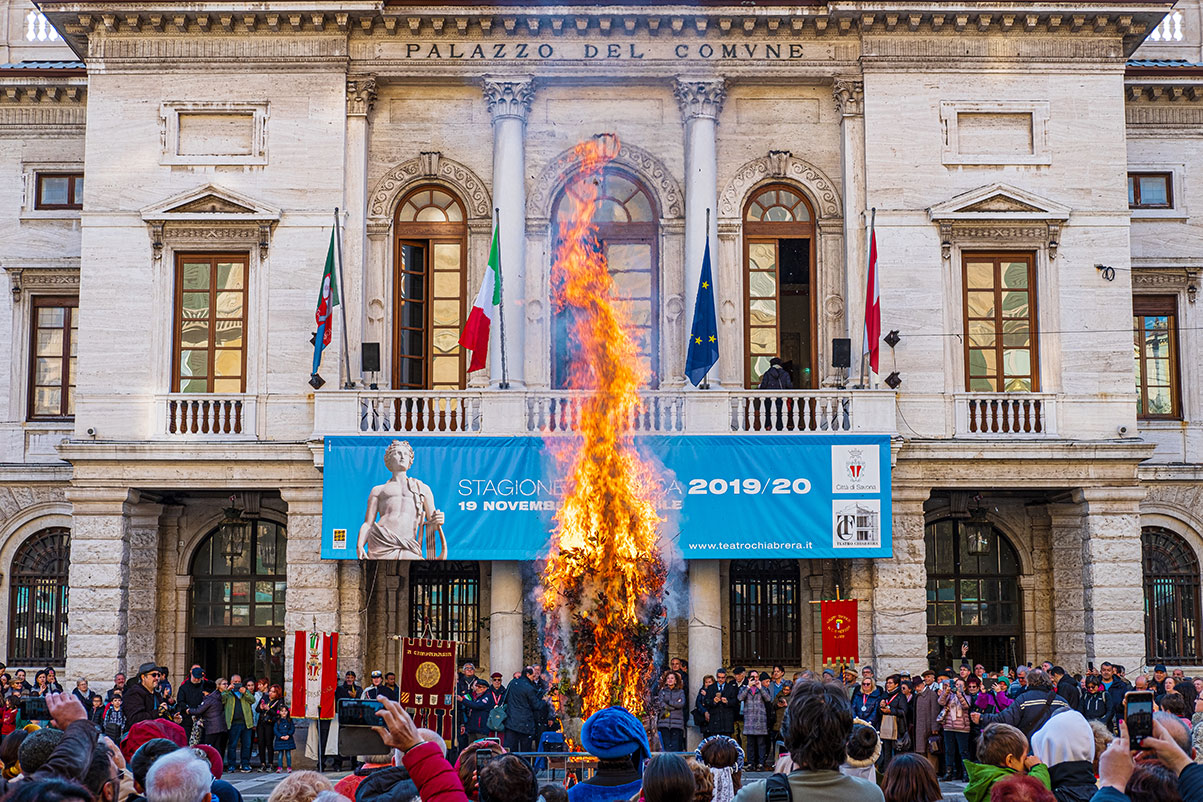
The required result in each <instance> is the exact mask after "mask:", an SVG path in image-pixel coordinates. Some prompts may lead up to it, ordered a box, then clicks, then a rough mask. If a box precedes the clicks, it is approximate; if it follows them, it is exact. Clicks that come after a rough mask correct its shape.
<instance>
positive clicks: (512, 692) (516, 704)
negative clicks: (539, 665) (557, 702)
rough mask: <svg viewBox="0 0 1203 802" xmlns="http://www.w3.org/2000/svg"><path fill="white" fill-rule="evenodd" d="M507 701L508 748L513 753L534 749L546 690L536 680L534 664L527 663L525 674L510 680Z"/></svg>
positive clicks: (506, 738)
mask: <svg viewBox="0 0 1203 802" xmlns="http://www.w3.org/2000/svg"><path fill="white" fill-rule="evenodd" d="M505 704H506V716H505V748H506V749H508V750H509V751H511V752H533V751H534V749H535V736H536V734H537V733H538V732H539V714H540V711H541V710H542V709H543V689H542V687H541V686H540V685H539V683H538V682H537V681H536V679H535V670H534V667H533V666H527V667H526V670H525V671H523V673H522V676H520V677H518V678H517V679H515V680H514V681H513V682H511V683H510V686H509V688H507V689H506V693H505ZM544 723H546V722H544Z"/></svg>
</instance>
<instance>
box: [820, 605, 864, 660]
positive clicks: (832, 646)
mask: <svg viewBox="0 0 1203 802" xmlns="http://www.w3.org/2000/svg"><path fill="white" fill-rule="evenodd" d="M820 609H821V611H822V618H823V662H825V663H856V662H859V661H860V648H859V645H858V644H859V641H860V639H859V637H858V636H857V628H856V617H857V600H856V599H850V600H845V601H825V602H823V603H822V605H821V607H820Z"/></svg>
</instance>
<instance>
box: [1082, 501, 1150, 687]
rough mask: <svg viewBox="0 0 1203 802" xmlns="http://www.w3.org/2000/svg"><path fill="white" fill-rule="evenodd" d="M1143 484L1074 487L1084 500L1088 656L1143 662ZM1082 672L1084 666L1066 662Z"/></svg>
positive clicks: (1098, 659)
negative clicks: (1141, 513)
mask: <svg viewBox="0 0 1203 802" xmlns="http://www.w3.org/2000/svg"><path fill="white" fill-rule="evenodd" d="M1145 492H1146V488H1144V487H1086V488H1081V489H1079V490H1075V491H1074V499H1075V500H1077V501H1079V503H1084V504H1085V507H1086V509H1085V513H1086V514H1085V516H1084V517H1083V519H1082V522H1083V525H1084V526H1083V534H1084V537H1083V542H1082V586H1083V599H1082V607H1083V609H1084V610H1085V632H1086V659H1087V660H1088V661H1093V662H1094V664H1095V665H1096V666H1097V665H1099V664H1100V663H1102V662H1103V661H1104V660H1110V661H1112V662H1116V663H1120V664H1122V665H1125V666H1139V665H1141V664H1142V663H1143V662H1144V654H1145V636H1144V629H1145V626H1144V589H1143V580H1142V560H1141V545H1140V502H1141V501H1142V500H1143V499H1144V497H1145ZM1065 669H1066V670H1067V671H1082V670H1085V666H1074V667H1072V668H1071V667H1070V666H1065Z"/></svg>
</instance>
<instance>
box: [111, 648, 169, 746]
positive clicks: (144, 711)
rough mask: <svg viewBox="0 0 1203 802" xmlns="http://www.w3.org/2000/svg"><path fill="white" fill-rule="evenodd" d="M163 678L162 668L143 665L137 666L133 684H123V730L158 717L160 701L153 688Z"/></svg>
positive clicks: (151, 664) (148, 664)
mask: <svg viewBox="0 0 1203 802" xmlns="http://www.w3.org/2000/svg"><path fill="white" fill-rule="evenodd" d="M162 678H163V667H162V666H158V665H155V664H154V663H143V664H142V665H140V666H138V674H137V677H136V678H135V680H134V682H132V683H129V682H127V683H126V684H125V693H124V694H123V695H122V702H121V707H122V710H123V712H124V713H125V729H126V730H127V731H128V730H129V728H130V727H132V726H134V725H135V724H137V723H138V722H139V721H150V720H151V719H155V718H158V717H159V704H160V700H159V697H158V694H156V693H155V686H157V685H158V684H159V680H161V679H162Z"/></svg>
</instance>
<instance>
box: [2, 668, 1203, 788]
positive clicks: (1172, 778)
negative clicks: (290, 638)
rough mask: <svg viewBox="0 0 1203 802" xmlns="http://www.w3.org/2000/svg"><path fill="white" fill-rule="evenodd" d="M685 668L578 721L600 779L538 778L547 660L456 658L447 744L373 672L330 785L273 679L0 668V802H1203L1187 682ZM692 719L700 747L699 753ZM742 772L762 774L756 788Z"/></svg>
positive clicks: (1197, 729) (1199, 733)
mask: <svg viewBox="0 0 1203 802" xmlns="http://www.w3.org/2000/svg"><path fill="white" fill-rule="evenodd" d="M1092 668H1093V667H1092ZM688 670H689V667H688V663H686V662H685V661H684V660H681V659H673V660H671V661H670V662H669V665H668V668H667V670H666V671H665V672H664V673H663V675H662V676H661V677H660V678H659V681H658V682H657V684H656V687H654V688H653V689H651V690H650V691H649V693H648V696H647V698H646V699H645V708H646V715H645V717H644V718H643V719H639V718H636V717H635V716H634V715H632V714H631V713H629V712H627V711H626V710H624V709H622V708H619V707H613V708H607V709H605V710H602V711H599V712H598V713H595V714H594V715H592V716H590V717H589V718H588V719H586V720H585V721H584V723H583V726H581V727H580V729H579V731H578V732H574V733H573V736H574V740H576V741H579V744H580V746H581V747H582V748H583V749H584V750H585V751H586V752H588V753H589V754H590V755H592V757H593V758H594V759H596V765H595V769H594V770H592V772H591V773H590V772H589V771H585V772H582V771H580V766H581V765H583V764H579V763H578V764H574V765H576V766H577V769H576V770H567V771H565V770H563V769H562V770H561V774H562V776H563V779H560V778H559V777H557V779H556V780H555V781H553V782H550V783H547V784H545V785H543V786H540V785H539V783H538V781H537V778H538V776H539V774H538V772H539V771H540V770H541V769H543V768H546V767H547V765H548V757H549V753H551V752H554V751H556V750H557V749H561V750H562V749H563V748H564V746H565V740H564V737H563V735H562V734H561V729H562V727H561V718H560V714H561V713H562V712H563V710H562V701H563V700H561V699H560V698H558V696H557V691H556V690H555V689H554V688H553V687H551V685H550V684H549V681H548V678H547V677H546V676H545V675H544V673H543V672H542V671H541V669H540V668H539V667H538V666H528V667H526V668H525V669H523V670H522V671H520V672H517V673H516V674H515V675H514V676H513V677H512V678H511V680H510V682H509V683H508V684H507V683H505V682H504V681H503V680H504V677H503V676H502V675H501V674H499V673H494V674H493V675H492V676H490V677H488V678H487V679H486V678H485V677H478V676H476V669H475V666H474V665H473V664H471V663H466V664H464V666H463V667H462V668H461V672H460V674H459V677H458V680H457V695H458V701H459V704H458V716H459V718H458V721H457V723H458V733H457V734H458V737H457V738H456V739H454V740H453V742H452V743H450V744H448V743H446V742H444V741H443V739H442V737H440V736H439V735H438V734H436V733H434V732H430V731H427V730H419V729H418V728H416V726H415V725H414V723H413V721H412V719H410V717H409V716H408V715H407V714H406V712H405V711H404V709H402V708H401V707H400V706H399V705H398V704H397V700H398V699H399V689H398V687H397V682H396V676H395V675H393V674H392V673H383V672H380V671H373V672H372V673H371V675H370V679H369V684H368V685H367V687H362V686H360V685H359V684H358V683H357V677H356V674H355V673H354V672H353V671H348V672H347V673H346V674H345V675H344V677H343V681H342V682H341V683H340V684H339V686H338V689H337V691H336V694H335V695H336V697H337V698H339V699H346V698H367V699H379V700H381V702H382V707H383V709H382V711H381V716H382V718H383V721H384V723H385V724H386V727H382V728H380V729H379V730H378V732H379V733H380V735H381V737H382V739H383V740H384V742H385V744H386V745H387V746H388V747H389V748H390V750H391V751H390V753H389V754H384V755H374V756H372V755H369V756H358V758H359V760H357V759H356V758H355V757H350V758H349V759H350V760H351V761H352V764H351V768H352V769H353V771H352V773H351V774H349V775H347V776H346V777H344V778H343V779H341V780H340V781H339V782H338V784H337V785H332V784H331V782H330V781H329V780H328V779H327V778H325V777H324V776H323V775H322V774H319V773H316V772H304V771H298V772H297V773H296V774H295V775H294V774H292V760H291V758H292V751H293V750H294V749H295V748H296V739H297V732H296V727H295V724H294V722H293V721H292V719H291V716H290V711H289V705H288V704H287V700H286V699H285V697H284V693H283V690H282V689H281V687H280V686H279V685H275V684H271V683H269V682H268V681H267V680H266V679H258V678H246V679H244V678H242V677H240V676H238V675H232V676H230V677H228V678H226V677H218V678H216V679H212V680H211V679H209V678H208V677H207V676H206V674H205V671H204V669H203V668H202V667H201V666H192V667H191V669H190V670H189V673H188V676H187V677H186V678H185V679H184V681H183V682H182V683H180V685H179V686H178V687H174V686H173V685H172V684H171V682H170V680H169V678H168V676H167V671H166V669H164V668H163V667H162V666H159V665H155V664H153V663H146V664H144V665H142V666H140V667H139V668H138V670H137V672H136V673H135V674H134V675H133V676H132V677H130V678H129V680H128V681H127V678H126V677H125V676H124V675H120V674H119V675H117V676H116V677H115V678H114V682H113V687H112V688H110V689H107V690H106V692H105V693H104V694H100V693H97V692H95V691H93V690H91V689H90V687H89V684H88V682H87V680H85V679H80V680H78V681H76V683H75V688H74V689H72V690H71V691H69V692H65V691H64V689H63V687H62V685H61V684H60V683H59V682H58V678H57V676H56V674H55V672H54V670H53V669H46V670H44V671H38V672H36V674H35V675H34V678H33V682H29V681H28V675H27V672H26V671H23V670H17V671H14V672H13V673H12V674H11V675H10V674H9V673H7V672H3V673H0V681H3V683H4V687H5V688H6V689H7V690H6V692H5V705H4V715H3V718H2V719H0V726H2V735H3V739H2V740H0V761H2V762H3V777H2V778H0V792H3V795H4V797H5V799H4V800H3V801H2V802H74V801H75V800H86V802H131V800H132V802H143V800H145V801H146V802H240V799H241V798H240V795H239V792H238V790H237V789H236V788H235V787H234V786H233V785H232V784H230V783H229V782H227V781H225V780H222V774H223V773H224V772H227V771H230V772H232V771H239V772H248V771H251V770H252V765H251V764H252V756H253V757H254V758H255V759H256V761H257V763H258V767H259V768H260V769H262V770H265V771H277V772H283V773H287V774H289V775H290V776H289V777H287V778H286V779H284V780H282V781H281V782H280V784H279V785H278V786H277V788H276V791H275V792H273V795H272V799H271V801H270V802H350V801H351V800H354V802H423V801H424V802H460V800H463V801H464V802H466V801H467V800H473V802H502V800H505V801H506V802H509V800H519V802H628V800H630V802H640V800H642V802H792V800H794V799H798V800H801V799H803V798H805V799H808V800H809V799H818V800H828V799H830V800H837V799H838V800H839V802H860V801H861V800H865V802H869V801H870V800H872V802H877V801H878V800H885V801H886V802H935V800H938V799H941V798H942V791H941V786H940V781H941V780H963V781H965V782H966V786H965V788H964V794H965V797H966V799H967V800H968V802H985V801H986V800H991V802H1012V800H1014V801H1015V802H1019V801H1020V800H1023V801H1025V802H1026V801H1028V800H1030V801H1031V802H1053V801H1054V800H1055V801H1056V802H1086V800H1092V799H1093V800H1095V801H1096V802H1125V801H1126V800H1131V801H1132V802H1162V800H1168V802H1178V800H1182V801H1183V802H1203V767H1200V766H1199V764H1200V763H1203V750H1200V749H1199V748H1198V746H1199V745H1201V744H1203V679H1196V678H1191V677H1187V676H1186V675H1185V673H1184V672H1183V671H1182V670H1181V669H1175V670H1172V671H1171V670H1169V669H1167V668H1166V667H1165V666H1162V665H1158V666H1155V667H1154V668H1153V670H1152V671H1150V672H1148V673H1147V674H1140V675H1137V676H1134V677H1131V678H1129V677H1128V676H1127V675H1126V671H1125V668H1124V667H1123V666H1121V665H1113V664H1111V663H1103V664H1102V665H1101V666H1100V667H1099V670H1098V672H1097V673H1096V672H1094V671H1093V670H1092V671H1090V672H1089V673H1087V674H1086V675H1085V676H1071V675H1068V674H1067V673H1066V672H1065V671H1064V670H1062V669H1061V668H1060V667H1058V666H1055V665H1051V664H1048V663H1045V664H1042V665H1040V666H1019V667H1017V668H1016V669H1015V670H1011V669H1009V668H1006V667H1004V668H1001V669H999V670H998V671H987V670H986V669H985V667H984V666H982V665H980V664H974V663H973V662H972V661H971V660H970V659H969V656H968V654H967V653H966V654H964V655H963V659H962V660H961V662H960V664H959V665H957V666H955V667H953V666H949V667H946V668H944V669H943V670H929V671H926V672H923V673H921V674H918V675H913V676H911V675H900V674H892V675H890V676H888V677H886V678H885V679H884V681H883V682H882V683H881V685H880V686H879V685H878V681H877V677H876V676H875V672H874V670H873V668H872V667H870V666H864V667H862V668H861V670H860V671H859V672H852V671H848V670H839V671H837V670H835V669H827V670H824V671H823V672H820V673H815V672H810V671H802V672H797V673H794V674H792V675H787V674H786V671H785V670H784V668H783V667H782V666H773V667H772V668H770V669H769V670H766V671H759V670H748V669H745V668H744V667H741V666H735V667H732V668H731V669H730V670H729V671H728V670H726V669H725V668H719V669H717V670H716V671H715V672H714V674H713V675H707V676H705V677H704V678H703V680H702V683H701V690H700V691H699V692H698V693H697V694H696V695H695V696H694V698H693V699H689V697H688V695H687V692H686V691H687V689H688V688H689V687H690V685H689V675H688ZM1132 690H1136V691H1148V692H1149V694H1150V695H1151V696H1152V698H1153V700H1154V707H1155V710H1156V712H1155V714H1154V717H1153V734H1152V736H1151V737H1145V738H1144V739H1143V742H1142V743H1141V744H1140V745H1139V747H1135V746H1134V745H1133V744H1132V743H1131V742H1130V741H1129V739H1128V732H1127V722H1126V720H1125V718H1126V717H1125V696H1126V694H1127V693H1128V692H1129V691H1132ZM35 700H36V701H35ZM690 725H692V726H694V727H697V728H698V729H699V730H700V731H701V735H702V736H703V737H702V741H701V743H700V745H699V746H698V748H697V749H696V750H695V751H694V752H686V751H685V735H686V729H687V727H689V726H690ZM325 735H326V733H325V732H324V731H319V737H322V738H324V737H325ZM339 760H340V761H341V760H342V758H340V759H339ZM360 760H362V762H360ZM450 761H454V763H452V762H450ZM559 765H561V766H566V765H567V764H566V763H564V762H562V761H561V762H560V764H559ZM336 767H338V766H337V765H336ZM319 768H321V766H319ZM752 772H769V773H770V778H769V779H768V780H766V781H760V782H747V781H745V780H746V779H750V778H748V777H747V775H748V774H750V773H752Z"/></svg>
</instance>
